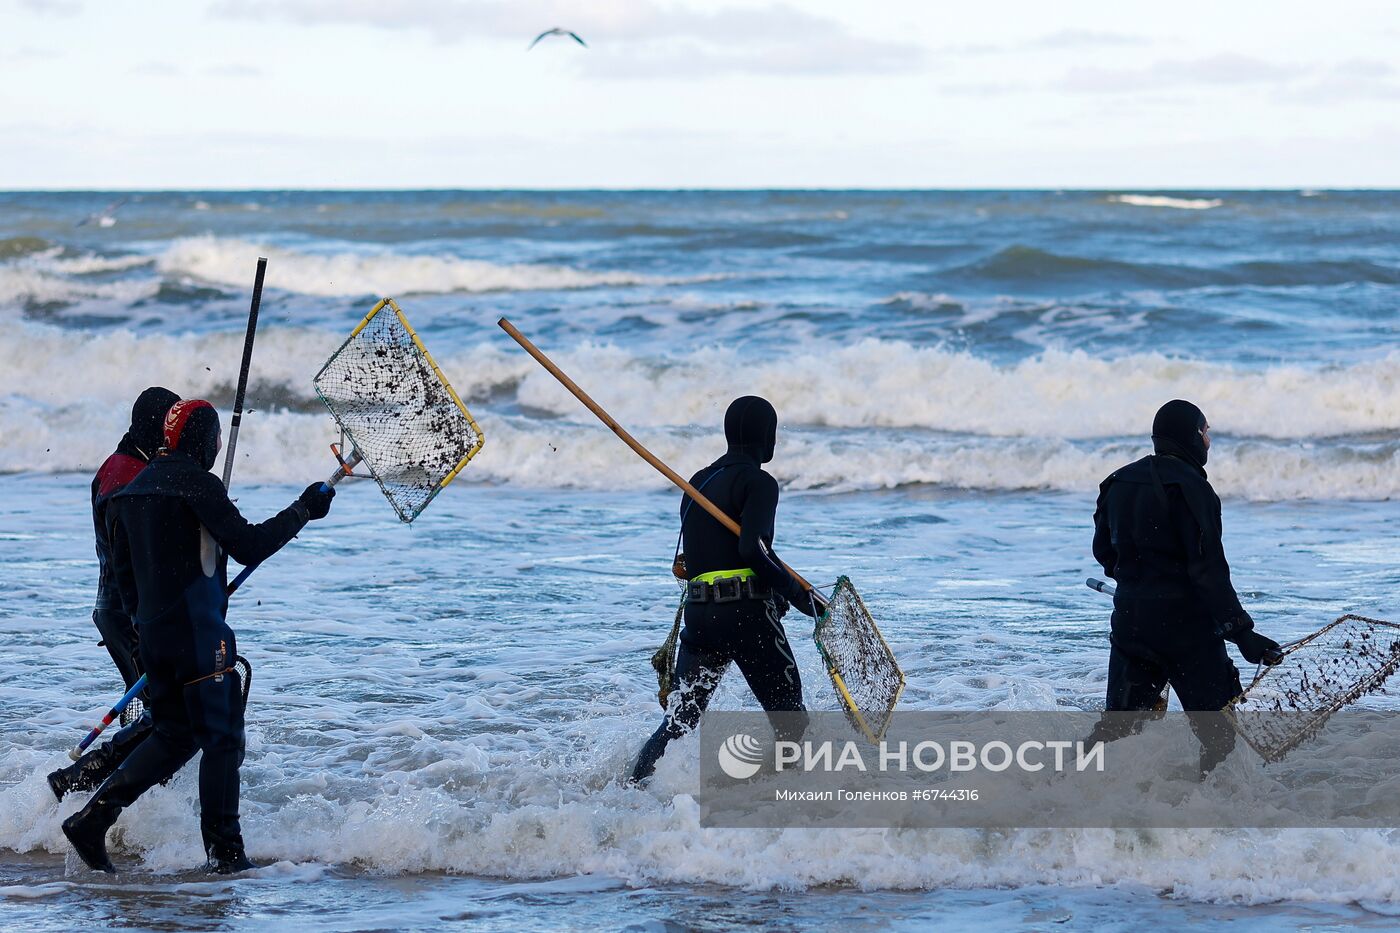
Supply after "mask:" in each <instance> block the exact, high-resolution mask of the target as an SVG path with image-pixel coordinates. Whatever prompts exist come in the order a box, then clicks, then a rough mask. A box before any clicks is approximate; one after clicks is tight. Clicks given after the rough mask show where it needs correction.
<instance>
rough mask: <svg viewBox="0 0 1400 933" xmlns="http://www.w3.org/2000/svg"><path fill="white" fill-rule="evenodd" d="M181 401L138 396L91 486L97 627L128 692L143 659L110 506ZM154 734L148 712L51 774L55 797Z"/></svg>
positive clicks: (88, 786)
mask: <svg viewBox="0 0 1400 933" xmlns="http://www.w3.org/2000/svg"><path fill="white" fill-rule="evenodd" d="M179 400H180V396H178V395H176V394H175V393H174V392H171V391H170V390H169V389H165V388H161V387H160V386H152V387H151V388H149V389H147V390H146V391H144V392H142V393H141V394H140V395H139V396H137V398H136V404H135V405H133V406H132V408H131V427H130V428H129V429H128V430H127V432H126V435H125V436H124V437H122V439H121V441H120V442H119V443H118V444H117V449H116V450H115V451H114V452H113V453H112V455H111V456H110V457H108V458H107V459H106V460H105V461H103V463H102V466H101V467H100V468H99V469H98V471H97V475H96V476H95V477H93V480H92V525H93V532H94V533H95V534H96V537H97V599H96V601H95V603H94V605H93V609H92V622H93V624H94V625H96V626H97V631H98V633H99V634H100V635H101V636H102V644H103V645H105V646H106V648H107V652H108V653H109V654H110V655H111V656H112V661H113V663H115V664H116V665H117V670H118V671H120V672H121V675H122V680H123V681H125V682H126V689H127V690H130V689H131V688H132V686H133V685H134V684H135V683H136V681H137V680H139V679H140V677H141V659H140V657H139V656H138V653H137V650H136V626H135V625H134V624H133V623H132V621H131V616H129V615H127V614H126V612H125V611H123V609H122V606H121V600H120V599H119V598H118V596H117V586H116V580H115V578H114V577H113V572H112V560H111V550H112V549H111V545H110V544H109V542H108V540H107V503H108V502H109V501H110V500H111V498H112V496H114V495H116V494H117V493H118V492H120V491H121V490H122V489H123V488H125V487H126V485H127V484H128V483H130V482H131V481H132V480H133V479H135V478H136V475H137V474H138V473H140V472H141V471H142V470H144V469H145V468H146V464H147V463H149V462H150V460H151V458H152V457H153V456H155V453H156V451H157V450H158V449H160V446H161V434H162V430H163V427H162V426H163V425H164V423H165V413H166V412H167V411H169V410H170V406H171V405H174V404H175V403H176V402H178V401H179ZM150 731H151V716H150V714H149V713H148V712H145V713H142V714H141V716H140V717H139V718H138V719H137V720H136V721H135V722H133V723H131V724H130V725H128V726H126V727H125V728H123V729H120V730H118V731H117V732H116V733H115V734H114V735H113V736H112V737H111V739H110V740H109V741H107V742H105V743H103V744H102V745H99V746H98V747H97V748H94V749H92V750H91V751H89V752H88V753H87V754H86V755H84V756H83V757H81V758H79V759H78V760H77V761H76V762H74V763H73V764H71V765H69V766H68V767H66V768H60V769H59V770H57V771H54V772H52V773H51V774H49V776H48V781H49V787H50V788H51V789H52V790H53V793H54V796H55V797H57V798H58V799H59V800H62V799H63V797H64V795H65V794H67V793H68V792H69V791H75V790H92V789H93V788H94V787H96V786H97V785H99V784H101V783H102V782H103V781H105V780H106V779H107V776H108V775H110V774H111V773H112V772H113V771H115V770H117V766H118V765H120V764H121V763H122V761H123V760H125V758H126V756H127V755H129V754H131V752H132V751H133V750H135V748H136V746H138V745H140V744H141V741H142V740H143V739H145V738H146V736H147V735H149V734H150Z"/></svg>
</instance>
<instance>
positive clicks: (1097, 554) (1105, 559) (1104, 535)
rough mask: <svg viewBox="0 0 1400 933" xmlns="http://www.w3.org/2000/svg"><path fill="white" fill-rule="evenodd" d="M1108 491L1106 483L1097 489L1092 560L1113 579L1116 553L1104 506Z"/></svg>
mask: <svg viewBox="0 0 1400 933" xmlns="http://www.w3.org/2000/svg"><path fill="white" fill-rule="evenodd" d="M1108 489H1109V484H1108V483H1104V484H1103V485H1102V486H1100V487H1099V501H1098V504H1097V505H1095V507H1094V560H1096V561H1098V562H1099V566H1101V567H1103V572H1104V574H1105V575H1106V576H1107V577H1108V578H1109V579H1113V571H1114V569H1115V568H1116V567H1117V566H1118V551H1117V550H1116V549H1115V548H1114V547H1113V529H1112V528H1111V527H1109V524H1108V509H1107V508H1105V504H1104V500H1105V499H1107V498H1108Z"/></svg>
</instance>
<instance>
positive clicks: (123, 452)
mask: <svg viewBox="0 0 1400 933" xmlns="http://www.w3.org/2000/svg"><path fill="white" fill-rule="evenodd" d="M179 400H180V397H179V396H178V395H176V394H175V393H174V392H171V391H170V390H169V389H164V388H161V387H160V386H152V387H151V388H149V389H147V390H146V391H144V392H142V393H141V394H140V395H139V396H138V397H137V399H136V404H135V405H133V406H132V408H131V427H130V428H129V429H128V430H127V432H126V435H125V436H124V437H123V438H122V439H121V442H120V443H118V444H117V449H116V451H115V452H113V454H112V455H111V456H110V457H108V458H107V459H106V460H105V461H104V462H103V463H102V466H101V467H99V468H98V470H97V475H96V476H94V477H93V480H92V527H93V533H94V535H95V537H96V540H97V574H98V576H97V599H96V602H95V604H94V606H93V612H92V621H93V624H95V625H96V626H97V630H98V631H99V632H100V633H101V634H102V641H103V643H104V644H105V645H106V647H107V651H108V653H109V654H111V656H112V661H113V663H115V664H116V665H117V670H119V671H121V675H122V680H124V681H125V682H126V686H127V689H128V690H129V689H131V686H132V684H134V683H136V681H137V679H138V678H139V677H140V676H141V666H140V665H141V662H140V659H139V658H138V657H137V656H136V630H135V628H134V627H133V625H132V622H131V617H130V616H128V615H127V614H126V613H125V612H124V611H123V610H122V605H121V599H120V598H119V597H118V595H117V587H116V580H115V577H114V576H113V573H112V558H111V554H112V546H111V544H110V542H109V541H108V539H107V503H108V502H109V501H110V500H111V498H112V496H114V495H116V494H117V493H119V492H121V491H122V490H123V489H124V488H126V485H127V484H128V483H130V482H131V481H132V480H134V479H135V478H136V476H137V474H138V473H140V472H141V471H142V470H144V469H145V468H146V464H147V463H149V462H150V460H151V458H152V457H153V456H155V453H156V451H157V450H159V449H160V446H161V443H162V433H163V425H164V423H165V413H166V412H167V411H169V410H170V406H171V405H174V404H175V403H176V402H178V401H179Z"/></svg>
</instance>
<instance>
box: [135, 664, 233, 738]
mask: <svg viewBox="0 0 1400 933" xmlns="http://www.w3.org/2000/svg"><path fill="white" fill-rule="evenodd" d="M233 666H234V667H235V668H237V669H238V677H239V683H240V684H241V685H242V689H243V702H244V704H245V705H246V704H247V702H248V691H249V689H251V688H252V686H253V665H251V664H249V663H248V659H247V658H245V657H243V655H241V654H240V655H238V657H236V658H234V661H233ZM145 711H146V704H145V703H143V702H141V694H139V693H138V694H136V696H134V697H132V698H131V702H130V703H128V704H126V709H124V710H122V714H121V716H120V717H118V719H117V725H118V726H120V727H121V728H123V729H125V728H126V727H127V726H129V725H131V724H132V723H133V722H135V721H136V720H138V719H140V718H141V714H142V713H144V712H145Z"/></svg>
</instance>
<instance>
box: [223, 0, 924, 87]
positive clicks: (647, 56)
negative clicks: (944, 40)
mask: <svg viewBox="0 0 1400 933" xmlns="http://www.w3.org/2000/svg"><path fill="white" fill-rule="evenodd" d="M211 11H212V12H213V13H214V14H215V15H217V16H221V17H227V18H240V19H241V18H251V19H267V18H277V19H283V20H288V21H290V22H294V23H298V24H301V25H305V26H327V25H338V26H362V27H369V28H374V29H384V30H416V31H421V32H426V33H427V34H428V35H430V36H432V37H433V38H434V39H436V40H438V41H440V42H455V41H461V40H465V39H511V40H514V41H518V42H519V43H520V44H521V47H522V49H523V48H524V47H525V46H527V45H528V44H529V42H530V40H531V39H533V38H534V37H535V35H536V34H538V33H539V32H540V31H541V30H543V29H546V28H549V27H552V26H562V27H564V28H566V29H572V30H574V31H575V32H577V33H578V34H579V35H581V36H582V37H583V38H584V39H585V40H586V41H587V42H588V44H589V47H590V49H589V51H588V52H584V50H582V49H576V48H572V47H570V48H569V49H568V51H569V53H570V54H574V55H576V56H577V58H576V60H575V64H576V65H577V66H578V67H579V68H580V69H582V70H583V72H584V73H586V74H593V75H597V76H600V77H640V76H648V77H666V76H672V77H688V76H693V75H699V74H728V73H735V72H746V73H750V74H801V75H809V76H810V75H818V74H855V73H859V74H888V73H892V72H902V71H909V70H913V69H915V68H917V67H918V66H919V65H920V64H921V62H922V61H923V59H924V56H925V52H924V49H923V48H922V47H921V46H919V45H917V44H914V43H912V42H907V41H901V40H887V39H872V38H866V37H862V36H858V35H854V34H852V33H851V32H850V31H849V30H848V29H847V28H846V26H845V25H844V24H843V23H841V22H839V21H838V20H835V19H831V18H828V17H823V16H817V15H815V14H812V13H808V12H805V11H803V10H801V9H798V8H796V7H793V6H788V5H785V4H771V5H769V6H765V7H756V8H741V7H723V6H720V7H714V8H711V9H705V10H696V9H689V8H685V7H681V6H678V5H673V4H668V3H663V2H657V0H595V2H593V3H590V4H588V5H587V6H579V5H576V4H574V3H567V2H562V0H520V2H510V0H490V2H477V3H470V4H468V3H460V2H457V0H402V2H399V3H394V4H385V3H381V2H376V0H276V2H273V0H217V2H216V3H215V4H214V5H213V6H212V7H211Z"/></svg>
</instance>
